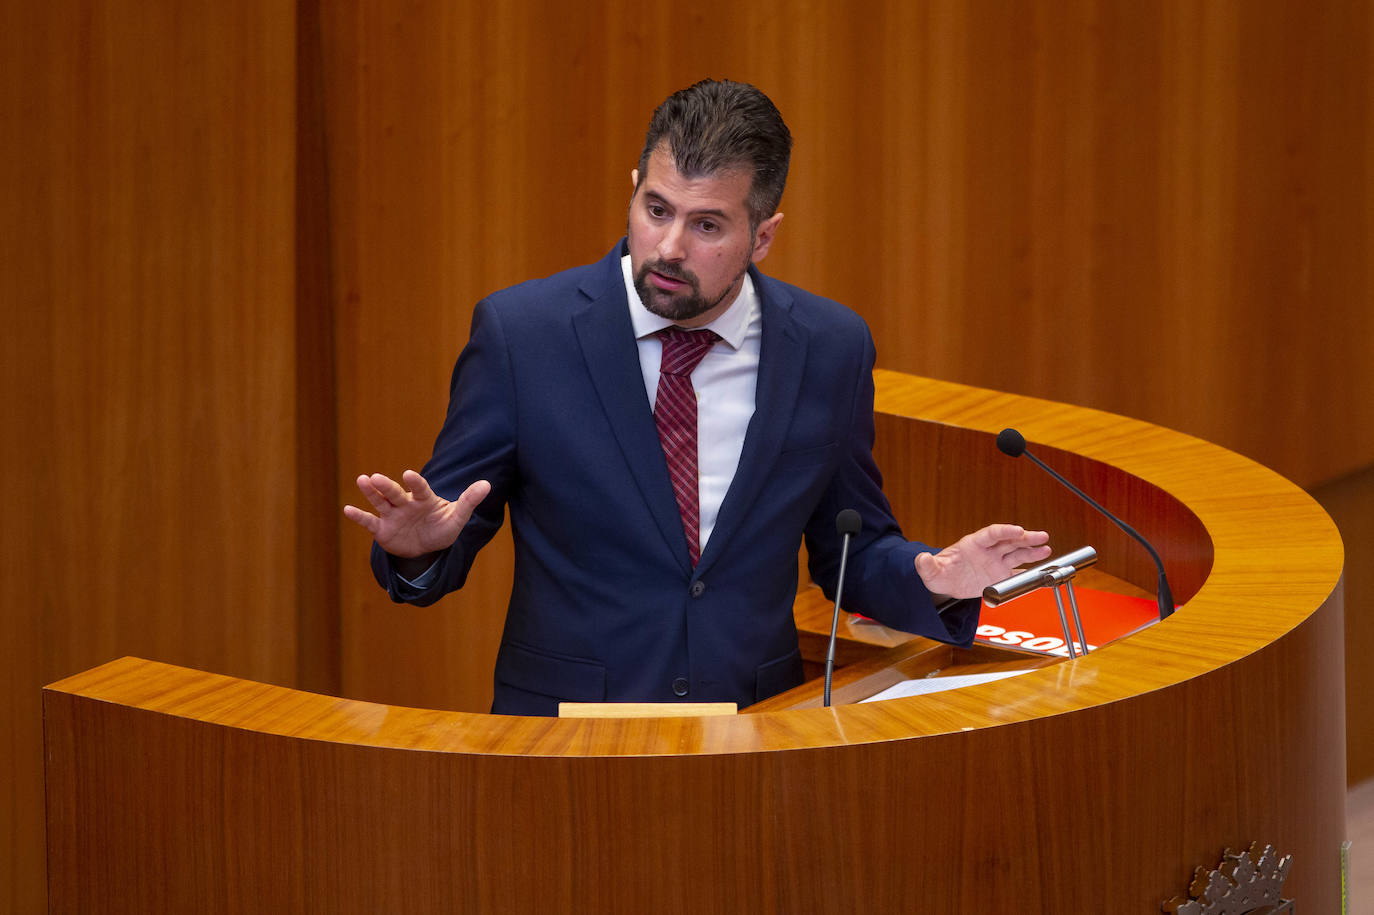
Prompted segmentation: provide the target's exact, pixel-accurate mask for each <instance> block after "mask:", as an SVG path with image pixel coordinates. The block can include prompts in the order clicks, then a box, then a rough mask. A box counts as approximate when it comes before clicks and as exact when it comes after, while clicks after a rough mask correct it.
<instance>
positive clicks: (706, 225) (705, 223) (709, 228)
mask: <svg viewBox="0 0 1374 915" xmlns="http://www.w3.org/2000/svg"><path fill="white" fill-rule="evenodd" d="M697 228H699V229H701V231H703V232H705V233H706V234H707V235H714V234H715V233H717V232H719V231H720V224H719V223H717V222H716V221H715V220H713V219H703V220H702V221H701V222H699V223H697Z"/></svg>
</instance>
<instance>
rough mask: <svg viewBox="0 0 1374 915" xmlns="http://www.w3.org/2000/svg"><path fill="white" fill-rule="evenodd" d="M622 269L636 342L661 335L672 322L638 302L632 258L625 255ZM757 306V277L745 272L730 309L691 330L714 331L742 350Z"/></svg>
mask: <svg viewBox="0 0 1374 915" xmlns="http://www.w3.org/2000/svg"><path fill="white" fill-rule="evenodd" d="M620 270H621V273H622V274H623V275H624V277H625V297H626V298H627V299H628V300H629V304H630V323H631V324H633V325H634V330H635V339H636V340H642V339H643V338H645V337H648V336H651V335H652V334H656V333H658V332H659V331H660V330H662V329H663V328H665V327H670V326H672V324H673V322H672V321H671V320H669V319H668V318H665V317H663V316H661V315H656V314H654V313H653V312H652V311H650V310H649V309H647V308H645V307H644V303H643V302H641V301H640V300H639V293H638V292H637V291H636V290H635V282H634V276H633V274H632V273H631V269H630V255H628V254H626V255H625V256H623V257H622V258H621V259H620ZM758 307H759V297H758V294H757V293H756V292H755V291H754V278H753V277H752V276H750V275H749V274H748V273H747V272H746V273H745V274H744V284H743V285H742V286H740V290H739V294H738V295H737V296H735V300H734V301H733V302H731V303H730V307H729V308H727V309H725V311H724V312H722V313H721V314H720V315H718V316H717V317H716V319H715V320H714V321H712V322H711V323H709V324H707V325H705V326H704V328H695V327H694V328H692V329H693V330H701V329H710V330H713V331H715V332H716V335H717V336H719V337H720V338H721V339H722V340H724V341H725V342H726V343H727V344H729V345H730V347H731V349H739V348H740V347H741V346H743V345H744V338H745V336H746V335H747V334H748V332H749V323H750V320H751V318H752V316H753V315H754V314H755V313H756V312H757V311H758Z"/></svg>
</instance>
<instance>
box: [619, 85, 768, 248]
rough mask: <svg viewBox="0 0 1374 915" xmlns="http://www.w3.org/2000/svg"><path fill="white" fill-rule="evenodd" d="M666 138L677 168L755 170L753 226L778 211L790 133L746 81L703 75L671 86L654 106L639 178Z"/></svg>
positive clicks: (690, 173) (701, 172) (695, 173)
mask: <svg viewBox="0 0 1374 915" xmlns="http://www.w3.org/2000/svg"><path fill="white" fill-rule="evenodd" d="M664 142H666V143H667V144H668V149H669V150H670V151H671V153H672V156H673V163H674V164H675V165H676V166H677V170H678V171H679V172H681V173H682V174H683V175H685V176H687V177H688V178H700V177H702V176H705V175H712V174H716V173H717V172H721V171H726V170H729V169H734V168H743V169H747V170H749V171H751V172H753V179H752V180H751V182H750V184H749V199H748V208H749V222H750V224H751V226H752V227H753V228H758V225H759V223H761V222H763V221H764V220H765V219H767V218H768V217H770V216H772V215H773V214H774V213H776V212H777V211H778V203H779V202H781V200H782V189H783V186H784V185H786V184H787V165H788V162H789V160H790V159H791V156H792V134H791V133H790V132H789V131H788V130H787V125H786V124H784V123H783V120H782V115H781V114H779V113H778V109H777V108H776V107H775V106H774V105H773V102H772V101H771V100H770V99H769V98H768V96H766V95H764V94H763V93H762V92H761V91H759V90H758V89H756V88H754V87H753V86H751V85H749V84H748V83H736V82H732V81H730V80H714V79H704V80H702V81H701V82H699V83H696V84H695V85H692V86H689V87H687V88H686V89H682V90H679V91H677V92H674V93H673V94H672V95H670V96H668V98H667V99H665V100H664V102H663V104H661V105H659V106H658V108H656V109H655V110H654V116H653V117H652V118H650V120H649V131H648V133H647V134H645V136H644V151H643V152H641V153H640V154H639V176H640V180H643V178H644V175H645V174H646V173H647V172H646V170H647V168H648V166H649V156H650V155H651V154H652V153H653V151H654V150H655V149H656V148H658V145H659V144H660V143H664Z"/></svg>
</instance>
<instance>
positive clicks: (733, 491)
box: [696, 270, 807, 575]
mask: <svg viewBox="0 0 1374 915" xmlns="http://www.w3.org/2000/svg"><path fill="white" fill-rule="evenodd" d="M752 272H753V276H754V286H755V288H756V289H757V290H758V293H759V307H760V309H761V310H762V311H763V338H762V341H761V342H760V345H759V378H758V384H757V389H756V392H755V395H754V416H753V418H751V419H750V420H749V429H748V431H747V432H746V433H745V436H744V450H743V451H742V452H741V454H740V459H739V468H738V469H737V470H736V471H735V478H734V479H733V480H732V481H731V482H730V488H729V489H728V490H727V491H726V493H725V500H724V501H723V502H722V503H721V506H720V514H719V515H718V516H717V518H716V525H715V527H714V528H713V529H712V531H711V538H710V539H709V540H707V541H706V551H705V552H704V553H703V554H702V557H701V561H700V562H699V563H698V564H697V570H696V571H697V574H698V575H700V574H702V573H704V572H705V571H706V570H707V569H708V568H709V567H710V566H711V564H712V563H713V562H715V559H716V557H717V556H719V555H720V554H721V553H722V552H724V550H725V549H726V548H727V547H728V546H729V541H730V538H731V537H732V536H733V535H734V533H735V531H736V530H738V529H739V527H740V525H741V524H742V523H743V521H744V519H745V518H746V517H747V516H748V512H749V511H750V507H751V506H752V505H753V503H754V499H755V498H756V497H757V496H758V494H759V493H760V492H761V491H762V490H763V489H764V484H765V483H766V482H767V480H768V477H769V475H770V474H771V473H772V470H773V465H774V464H775V463H776V462H777V458H778V455H779V454H780V453H781V452H782V445H783V441H784V439H785V437H786V435H787V429H788V427H789V426H790V425H791V422H792V414H793V412H794V410H795V407H796V403H797V395H798V392H799V391H800V390H801V381H802V375H803V373H804V372H805V370H806V349H807V344H806V335H805V334H804V333H803V332H802V329H801V328H800V327H799V326H798V325H797V322H796V321H795V320H793V318H792V298H791V296H790V295H789V294H788V293H787V291H786V290H785V289H784V288H782V287H781V286H780V285H779V284H777V283H772V282H769V281H768V280H767V278H766V277H763V276H762V275H761V274H759V273H758V271H756V270H755V271H752Z"/></svg>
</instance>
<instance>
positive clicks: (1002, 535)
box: [344, 80, 1050, 715]
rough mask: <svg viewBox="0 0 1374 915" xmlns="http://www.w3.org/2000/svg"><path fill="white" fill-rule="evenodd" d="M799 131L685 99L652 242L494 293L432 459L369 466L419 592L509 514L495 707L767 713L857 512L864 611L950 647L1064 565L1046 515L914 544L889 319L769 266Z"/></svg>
mask: <svg viewBox="0 0 1374 915" xmlns="http://www.w3.org/2000/svg"><path fill="white" fill-rule="evenodd" d="M791 145H792V139H791V134H790V133H789V132H788V129H787V126H786V125H785V124H784V123H783V120H782V117H781V115H780V114H779V113H778V111H777V109H776V108H775V107H774V106H773V103H772V102H771V101H770V100H769V99H768V97H767V96H765V95H764V94H763V93H762V92H760V91H759V90H757V89H755V88H754V87H752V86H749V85H745V84H742V83H734V82H728V81H722V82H717V81H711V80H707V81H703V82H700V83H697V84H696V85H694V86H691V87H690V88H688V89H684V90H682V91H680V92H677V93H675V94H674V95H672V96H670V97H669V98H668V99H667V100H666V101H664V102H663V104H662V105H660V106H659V107H658V109H657V110H656V111H655V112H654V115H653V118H652V120H651V121H650V124H649V130H648V133H647V136H646V137H645V141H644V148H643V151H642V152H641V153H640V157H639V163H638V167H637V168H635V169H634V170H633V171H632V172H631V179H632V183H633V187H634V190H633V193H632V195H631V197H630V210H629V218H628V228H627V230H626V237H625V238H624V239H622V240H621V241H619V242H617V243H616V244H615V246H614V247H613V248H612V249H611V250H610V252H609V253H608V254H607V255H606V257H605V258H603V259H602V260H601V261H600V262H598V263H595V264H590V265H587V266H584V267H577V268H574V269H572V270H568V271H565V272H563V273H559V274H556V275H554V276H551V277H548V278H545V279H539V280H531V281H529V282H526V283H522V284H520V285H518V286H515V287H513V288H510V289H506V290H503V291H501V292H498V293H495V294H493V295H491V296H489V297H487V298H486V299H484V300H483V301H481V302H479V303H478V305H477V307H476V310H475V311H474V314H473V319H472V332H471V338H470V339H469V341H468V344H467V346H466V347H465V348H464V349H463V352H462V354H461V355H460V356H459V358H458V362H457V365H456V366H455V368H454V371H453V380H452V385H451V388H450V400H449V407H448V415H447V418H446V419H445V422H444V425H443V428H442V429H441V430H440V432H439V436H438V438H437V440H436V441H435V444H434V454H433V455H432V456H431V458H430V459H429V462H428V463H427V464H426V465H425V467H424V469H423V471H422V472H421V473H418V474H417V473H415V472H414V471H409V470H408V471H406V472H405V473H404V474H402V476H401V479H400V481H399V482H397V481H395V480H392V479H390V478H388V477H386V476H384V475H382V474H372V475H370V476H368V475H365V476H360V477H359V478H358V488H359V489H360V490H361V491H362V494H363V496H364V497H365V498H366V500H367V501H368V503H369V504H370V505H371V506H372V509H373V511H374V512H375V514H374V513H371V512H367V511H364V510H362V509H359V508H356V507H354V506H351V505H350V506H346V507H345V508H344V513H345V514H346V515H347V517H348V518H350V519H351V520H353V521H355V522H357V523H358V524H360V525H362V526H363V527H364V528H366V529H367V530H368V531H369V532H371V534H372V535H373V538H374V544H373V548H372V568H373V571H374V573H375V574H376V576H377V580H378V582H379V583H381V585H382V586H383V587H384V588H386V590H387V592H388V593H389V594H390V595H391V597H392V599H393V600H396V601H406V602H409V603H413V604H419V605H427V604H430V603H433V602H434V601H436V600H438V599H439V598H440V597H442V596H443V595H445V594H447V593H448V592H450V591H453V590H456V589H458V588H461V587H462V586H463V583H464V581H465V580H466V578H467V574H468V570H469V569H470V568H471V566H472V563H473V560H474V559H475V558H476V555H477V552H478V551H479V550H480V549H481V548H482V546H483V545H484V544H486V543H487V541H488V540H490V539H491V537H492V535H493V534H494V533H495V532H496V530H497V528H499V527H500V525H501V523H502V520H503V516H504V514H505V511H506V509H507V508H509V510H510V520H511V529H512V534H513V536H514V541H515V579H514V583H513V586H512V590H511V598H510V606H509V609H508V611H507V616H506V624H505V631H504V634H503V636H502V641H501V647H500V651H499V653H498V655H497V661H496V673H495V677H496V684H495V699H494V702H493V704H492V711H493V712H496V713H502V714H521V715H553V714H556V713H557V705H558V702H559V701H560V700H568V701H579V702H599V701H674V700H691V701H697V702H702V701H733V702H737V703H739V705H740V706H741V707H743V706H746V705H749V704H751V703H753V702H756V701H759V700H761V699H766V698H768V697H769V696H772V695H774V694H776V693H779V692H781V691H783V690H785V689H789V688H791V687H793V686H796V685H797V684H798V683H800V682H801V681H802V663H801V655H800V652H799V650H798V647H797V633H796V628H795V625H794V623H793V617H792V603H793V599H794V596H795V591H796V582H797V554H798V548H799V545H800V543H801V541H802V540H803V538H804V539H805V542H806V546H807V551H808V556H809V566H810V573H811V577H812V578H813V579H814V580H815V581H816V582H817V583H819V584H820V585H821V587H822V588H823V589H824V590H825V592H826V593H827V594H829V595H832V596H833V594H834V588H835V583H836V582H835V579H836V574H837V571H838V567H839V549H840V537H839V535H838V534H837V533H836V531H835V516H836V514H837V513H838V512H839V511H841V510H842V509H854V510H856V511H857V512H858V513H859V514H860V516H861V518H862V522H863V523H862V529H861V531H860V533H859V534H858V535H857V536H856V537H854V538H853V542H852V547H851V552H850V555H849V560H848V563H849V567H848V573H847V575H846V582H845V587H844V598H845V600H844V604H845V607H846V609H849V610H852V611H855V612H859V613H863V614H865V615H867V616H871V617H873V618H875V619H877V620H880V621H881V622H883V623H886V624H887V625H889V626H892V627H894V628H897V629H901V630H904V631H907V632H914V633H918V634H921V635H925V636H928V637H931V638H935V639H940V640H942V641H946V642H952V643H955V644H968V643H969V642H970V641H971V640H972V638H973V634H974V630H975V628H976V627H977V622H978V611H979V607H980V606H981V603H980V601H979V600H977V598H978V596H979V595H980V594H981V593H982V589H983V588H984V586H986V585H988V584H991V583H993V582H994V581H997V580H1000V579H1002V578H1004V577H1006V576H1007V575H1009V574H1010V573H1011V571H1012V570H1013V569H1014V568H1015V567H1016V566H1018V565H1021V564H1023V563H1025V562H1031V561H1039V560H1043V559H1045V558H1046V557H1048V555H1049V552H1050V551H1049V547H1048V545H1047V541H1048V539H1049V538H1048V536H1047V535H1046V534H1045V533H1044V532H1041V531H1026V530H1023V529H1022V528H1020V527H1017V526H1016V525H1012V524H994V525H991V526H989V527H985V528H983V529H982V530H979V531H977V532H975V533H973V534H969V535H968V536H966V537H964V538H962V539H960V540H959V541H958V542H957V543H955V544H953V545H952V546H949V547H946V548H945V549H943V550H940V551H938V552H935V551H933V550H932V549H931V548H930V547H928V546H925V545H923V544H920V543H914V542H909V541H907V540H906V539H905V537H903V536H902V533H901V530H900V529H899V527H898V525H897V522H896V520H895V519H894V518H893V517H892V513H891V509H890V508H889V506H888V503H887V499H886V498H885V497H884V495H883V492H882V480H881V476H880V474H879V473H878V469H877V467H876V466H875V465H874V461H873V456H872V446H873V436H874V426H873V380H872V369H873V363H874V347H873V340H872V337H871V335H870V334H869V331H868V328H867V326H866V325H865V324H864V322H863V320H862V319H861V318H860V317H859V316H858V315H856V314H855V313H853V312H852V311H850V310H849V309H847V308H845V307H844V306H842V305H839V304H838V303H835V302H832V301H829V300H827V299H823V298H820V297H819V296H815V295H812V294H810V293H808V292H805V291H803V290H801V289H798V288H796V287H794V286H790V285H788V284H786V283H782V282H779V281H778V280H775V279H771V278H769V277H767V276H764V275H763V274H762V273H760V272H759V271H758V269H757V266H756V265H757V264H758V263H759V262H760V261H762V260H763V258H764V257H765V256H766V255H767V254H768V250H769V248H770V247H771V246H772V244H773V241H774V239H775V238H776V236H777V232H778V227H779V225H780V223H781V222H782V216H783V214H782V213H780V212H778V211H777V209H778V204H779V201H780V200H781V198H782V192H783V186H784V184H785V183H786V180H787V169H788V161H789V157H790V155H791ZM950 598H960V599H966V600H962V601H961V602H958V603H954V604H953V605H952V606H948V604H949V599H950ZM941 602H943V603H945V604H946V605H947V607H946V609H945V610H944V612H939V611H937V609H936V608H937V604H938V603H941Z"/></svg>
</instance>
